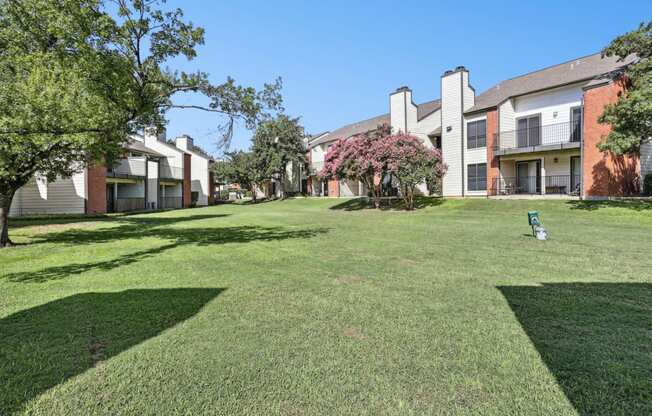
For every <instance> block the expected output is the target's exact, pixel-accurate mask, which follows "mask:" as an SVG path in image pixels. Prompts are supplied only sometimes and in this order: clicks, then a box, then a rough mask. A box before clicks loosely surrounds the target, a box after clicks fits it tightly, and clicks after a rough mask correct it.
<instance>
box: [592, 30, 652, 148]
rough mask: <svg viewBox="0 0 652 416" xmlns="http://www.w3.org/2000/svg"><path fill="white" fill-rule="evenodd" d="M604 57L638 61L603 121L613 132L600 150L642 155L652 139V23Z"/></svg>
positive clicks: (629, 69) (628, 70)
mask: <svg viewBox="0 0 652 416" xmlns="http://www.w3.org/2000/svg"><path fill="white" fill-rule="evenodd" d="M602 55H603V56H616V57H618V59H619V60H620V61H624V60H625V59H626V58H628V57H630V56H632V55H635V56H636V58H637V60H636V61H635V62H634V63H633V64H631V65H629V66H628V67H627V68H626V70H625V78H624V81H625V91H624V92H623V94H622V95H621V96H620V98H619V99H618V101H617V102H616V103H614V104H610V105H608V106H606V107H605V110H604V113H603V115H602V116H601V117H600V122H601V123H605V124H609V125H611V126H612V130H611V132H610V133H609V134H608V135H607V137H606V138H605V140H604V141H603V142H602V143H600V144H599V145H598V147H599V148H600V150H602V151H611V152H612V153H614V154H617V155H623V154H638V153H639V152H640V149H641V144H642V143H644V142H645V141H648V140H650V138H651V137H652V60H651V59H650V58H651V57H652V22H648V23H647V24H643V23H641V25H640V26H639V28H638V29H637V30H634V31H632V32H629V33H626V34H624V35H622V36H619V37H617V38H616V39H614V40H613V41H612V42H611V44H610V45H609V46H608V47H606V48H605V49H604V50H603V51H602Z"/></svg>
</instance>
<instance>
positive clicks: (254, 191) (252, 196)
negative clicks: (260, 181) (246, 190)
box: [251, 184, 256, 204]
mask: <svg viewBox="0 0 652 416" xmlns="http://www.w3.org/2000/svg"><path fill="white" fill-rule="evenodd" d="M251 199H252V200H253V202H254V204H255V203H256V184H253V185H251Z"/></svg>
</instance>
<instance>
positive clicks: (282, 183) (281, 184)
mask: <svg viewBox="0 0 652 416" xmlns="http://www.w3.org/2000/svg"><path fill="white" fill-rule="evenodd" d="M284 179H285V176H284V175H279V181H278V182H279V189H280V191H281V201H282V200H284V199H285V180H284Z"/></svg>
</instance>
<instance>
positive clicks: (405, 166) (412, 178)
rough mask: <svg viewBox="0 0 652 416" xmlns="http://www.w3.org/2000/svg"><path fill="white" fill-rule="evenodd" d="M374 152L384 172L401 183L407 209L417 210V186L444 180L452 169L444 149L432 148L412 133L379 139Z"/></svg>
mask: <svg viewBox="0 0 652 416" xmlns="http://www.w3.org/2000/svg"><path fill="white" fill-rule="evenodd" d="M371 152H373V153H374V155H375V156H374V157H375V159H376V160H377V161H378V163H379V167H382V169H383V172H385V173H389V174H391V175H392V176H393V177H394V178H396V180H397V181H398V183H399V186H400V190H401V196H402V197H403V201H404V202H405V208H406V209H407V210H413V209H414V194H415V191H416V187H417V185H419V184H421V183H427V184H430V183H434V182H438V181H440V180H441V178H442V177H443V176H444V175H445V174H446V170H447V169H448V167H447V166H446V164H444V163H443V160H442V154H441V151H440V150H438V149H430V148H428V147H426V146H424V144H423V143H422V142H421V140H420V139H419V138H418V137H416V136H411V135H408V134H403V133H400V134H397V135H393V136H388V137H385V138H383V139H381V140H378V141H377V142H375V143H374V147H373V149H372V150H371Z"/></svg>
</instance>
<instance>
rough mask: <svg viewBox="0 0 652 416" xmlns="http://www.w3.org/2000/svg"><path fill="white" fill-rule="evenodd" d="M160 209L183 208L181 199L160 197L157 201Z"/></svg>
mask: <svg viewBox="0 0 652 416" xmlns="http://www.w3.org/2000/svg"><path fill="white" fill-rule="evenodd" d="M158 207H159V208H160V209H177V208H183V198H182V197H180V196H162V197H160V198H159V199H158Z"/></svg>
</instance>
